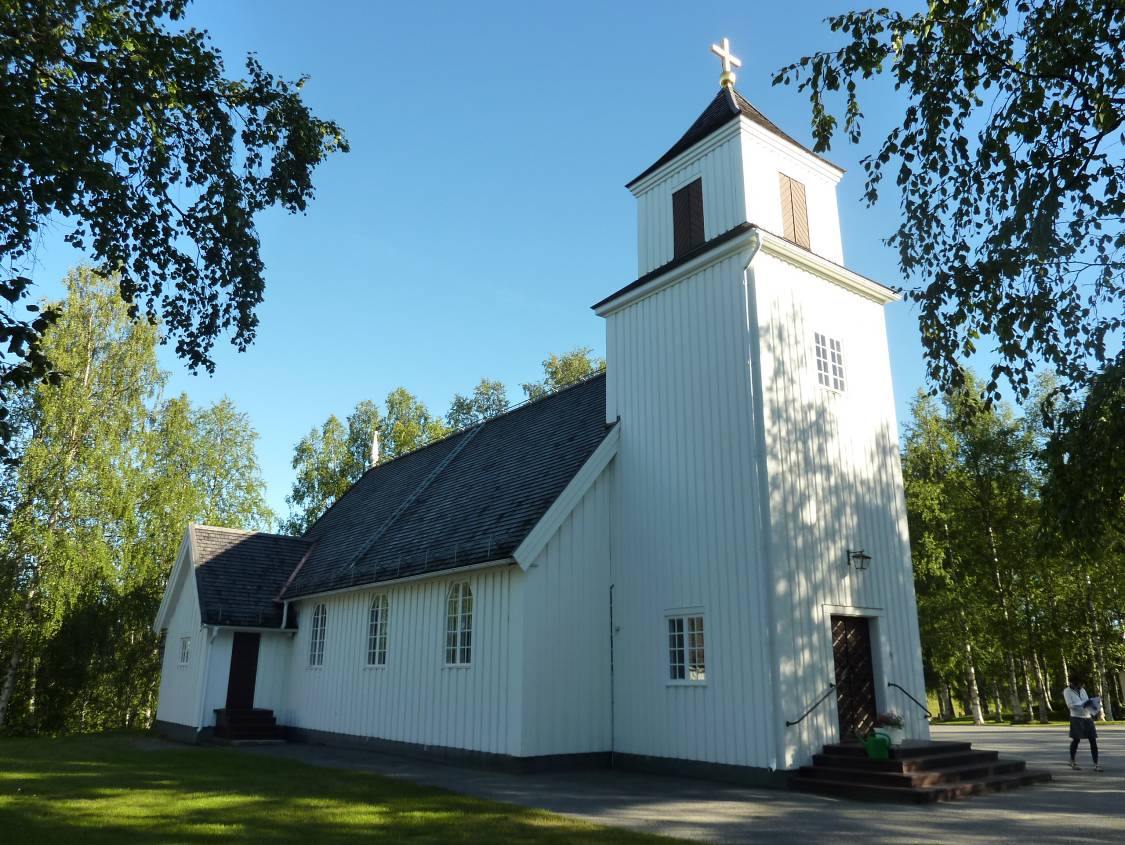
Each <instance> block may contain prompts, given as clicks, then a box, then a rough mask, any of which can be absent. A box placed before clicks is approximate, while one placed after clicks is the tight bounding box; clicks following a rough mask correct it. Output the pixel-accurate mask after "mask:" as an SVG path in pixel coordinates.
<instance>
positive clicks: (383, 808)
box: [0, 734, 657, 845]
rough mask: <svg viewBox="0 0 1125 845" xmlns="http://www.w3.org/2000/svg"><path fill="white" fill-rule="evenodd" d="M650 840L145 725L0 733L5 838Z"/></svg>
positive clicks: (9, 843) (0, 821)
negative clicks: (210, 744) (190, 740)
mask: <svg viewBox="0 0 1125 845" xmlns="http://www.w3.org/2000/svg"><path fill="white" fill-rule="evenodd" d="M500 841H502V842H528V843H540V842H546V843H556V842H653V841H657V840H656V839H655V838H654V837H648V836H642V835H638V834H633V833H628V832H626V831H621V830H613V829H610V828H604V827H598V826H596V825H592V824H586V823H584V822H581V821H576V820H574V819H570V818H567V817H565V816H560V815H556V814H553V813H547V812H542V811H537V810H529V809H526V808H523V807H515V806H510V805H507V804H498V803H493V802H489V801H481V800H477V799H474V798H468V797H465V796H461V795H456V794H453V793H450V792H443V791H441V790H437V789H429V788H425V787H421V786H416V785H414V784H412V783H407V782H403V781H400V780H394V779H390V778H384V777H379V776H376V775H371V774H365V773H360V772H352V771H346V770H340V769H327V768H320V767H315V766H308V765H304V764H301V763H295V762H290V761H280V760H276V759H272V758H268V757H257V756H254V755H250V754H242V753H239V752H236V751H230V750H227V749H221V748H191V747H186V746H183V747H181V746H172V745H167V744H164V743H161V742H157V741H153V740H150V739H148V738H147V737H144V736H142V735H138V734H107V735H91V736H72V737H62V738H57V739H56V738H42V739H3V740H0V842H3V843H4V845H16V843H25V842H27V843H35V845H46V844H47V843H54V842H59V843H67V845H70V843H83V845H85V843H102V842H105V843H133V842H140V843H161V845H167V843H207V842H222V843H228V842H229V843H242V842H246V843H250V842H253V843H266V845H274V843H287V842H294V843H300V845H321V843H330V842H500Z"/></svg>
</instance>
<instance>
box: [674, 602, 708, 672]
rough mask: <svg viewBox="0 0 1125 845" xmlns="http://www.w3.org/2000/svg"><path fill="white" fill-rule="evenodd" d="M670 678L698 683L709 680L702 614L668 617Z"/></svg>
mask: <svg viewBox="0 0 1125 845" xmlns="http://www.w3.org/2000/svg"><path fill="white" fill-rule="evenodd" d="M668 680H669V681H673V682H678V683H696V684H699V683H703V682H705V681H706V680H707V662H706V659H705V656H704V649H703V617H702V616H701V615H698V614H696V615H690V616H688V615H685V616H669V617H668Z"/></svg>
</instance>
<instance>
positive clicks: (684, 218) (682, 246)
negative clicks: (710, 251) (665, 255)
mask: <svg viewBox="0 0 1125 845" xmlns="http://www.w3.org/2000/svg"><path fill="white" fill-rule="evenodd" d="M672 239H673V245H672V250H673V255H674V256H675V257H679V256H681V255H683V254H684V253H685V252H688V251H689V250H691V249H694V248H695V247H697V246H699V245H700V244H701V243H703V239H704V235H703V180H702V179H696V180H695V181H694V182H691V183H689V184H687V185H684V186H683V187H682V188H680V189H679V190H678V191H676V192H675V193H673V194H672Z"/></svg>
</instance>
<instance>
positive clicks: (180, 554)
mask: <svg viewBox="0 0 1125 845" xmlns="http://www.w3.org/2000/svg"><path fill="white" fill-rule="evenodd" d="M194 560H195V550H194V549H193V548H192V543H191V526H190V525H189V526H188V527H187V528H186V529H185V530H184V538H183V539H182V540H180V548H179V549H178V550H177V551H176V560H175V562H174V563H173V564H172V571H171V573H169V575H168V583H167V584H165V586H164V597H163V598H162V599H161V600H160V607H159V609H157V611H156V619H155V620H154V621H153V623H152V631H153V633H154V634H159V633H160V632H161V631H163V630H164V629H165V628H167V627H168V616H169V615H170V614H171V613H172V608H173V606H174V605H175V600H176V598H177V597H178V596H177V594H178V593H179V591H180V587H179V584H180V579H181V572H182V570H183V568H184V566H192V564H193V562H194ZM192 569H194V567H192Z"/></svg>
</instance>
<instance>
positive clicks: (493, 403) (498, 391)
mask: <svg viewBox="0 0 1125 845" xmlns="http://www.w3.org/2000/svg"><path fill="white" fill-rule="evenodd" d="M506 410H508V390H507V388H506V387H504V384H503V382H499V381H489V380H488V379H486V378H482V379H481V380H480V383H479V384H478V385H477V386H476V387H474V388H473V395H472V396H464V395H462V394H460V393H457V394H454V396H453V401H452V402H450V404H449V412H448V413H447V414H446V415H445V422H446V424H447V425H448V426H449V427H450V428H451V429H452V430H454V431H457V430H459V429H462V428H466V427H468V426H470V425H475V424H477V423H479V422H484V421H485V420H488V419H492V417H495V416H497V415H499V414H502V413H504V412H505V411H506Z"/></svg>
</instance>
